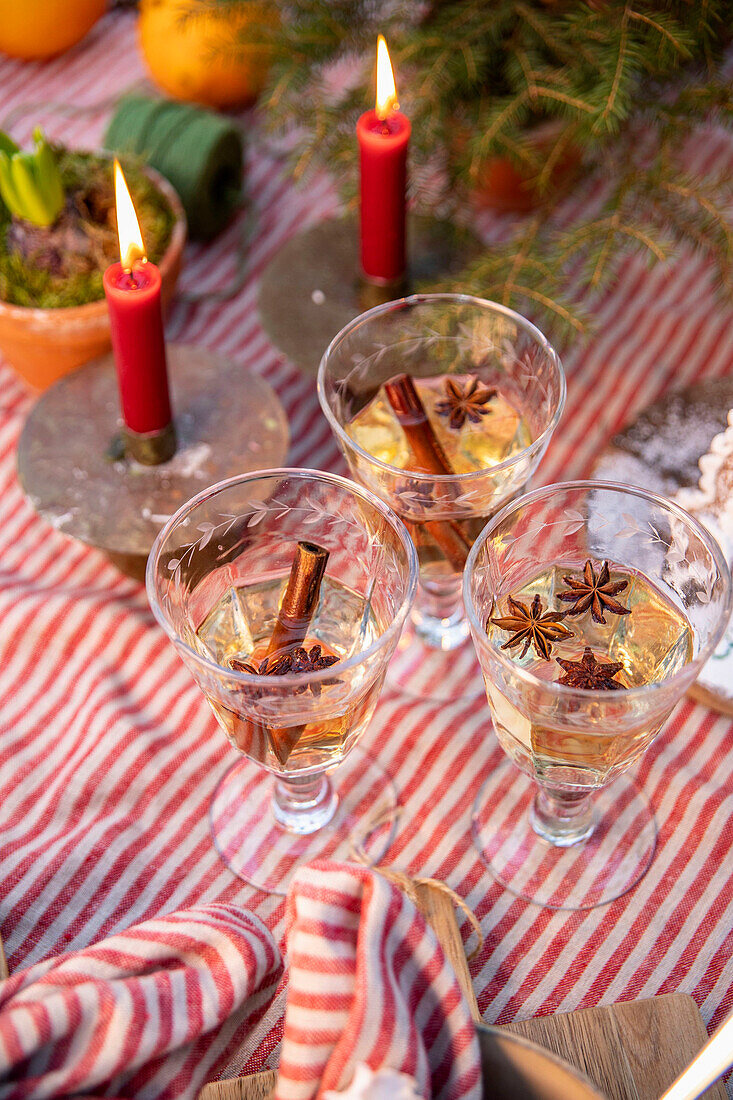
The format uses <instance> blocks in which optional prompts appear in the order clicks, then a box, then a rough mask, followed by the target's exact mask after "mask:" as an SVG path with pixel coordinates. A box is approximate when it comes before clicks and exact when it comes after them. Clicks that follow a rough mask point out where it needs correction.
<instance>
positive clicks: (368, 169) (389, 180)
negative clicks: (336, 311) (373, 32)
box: [356, 34, 411, 283]
mask: <svg viewBox="0 0 733 1100" xmlns="http://www.w3.org/2000/svg"><path fill="white" fill-rule="evenodd" d="M398 107H399V104H398V102H397V95H396V91H395V84H394V75H393V73H392V65H391V63H390V60H389V53H388V51H387V44H386V42H385V41H384V38H383V37H382V35H381V34H380V36H379V38H378V40H377V104H376V109H375V110H373V111H367V112H366V113H365V114H363V115H362V116H361V118H360V119H359V121H358V122H357V124H356V136H357V140H358V142H359V162H360V171H361V266H362V271H363V272H364V275H365V276H366V277H367V278H368V279H370V280H372V281H374V282H380V283H389V282H394V281H397V280H399V279H401V278H402V277H403V276H404V274H405V270H406V268H407V260H406V255H405V201H406V199H405V190H406V184H407V147H408V144H409V141H410V129H411V127H410V120H409V119H408V118H406V117H405V115H403V114H401V113H400V111H399V110H398V109H397V108H398Z"/></svg>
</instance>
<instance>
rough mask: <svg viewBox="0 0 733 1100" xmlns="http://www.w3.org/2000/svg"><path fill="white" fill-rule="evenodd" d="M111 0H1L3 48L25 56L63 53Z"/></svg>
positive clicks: (18, 55)
mask: <svg viewBox="0 0 733 1100" xmlns="http://www.w3.org/2000/svg"><path fill="white" fill-rule="evenodd" d="M106 7H107V0H33V3H32V4H23V3H21V2H20V0H0V50H1V51H2V52H3V53H7V54H10V56H11V57H20V58H23V60H31V59H34V58H43V57H52V56H53V55H54V54H56V53H63V51H64V50H68V48H69V47H70V46H73V45H75V44H76V43H77V42H78V41H79V40H80V39H82V38H83V37H84V35H85V34H86V33H87V31H88V30H90V29H91V28H92V27H93V26H94V24H95V23H96V22H97V20H98V19H99V17H100V16H101V15H103V14H104V11H105V8H106Z"/></svg>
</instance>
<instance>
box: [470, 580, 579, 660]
mask: <svg viewBox="0 0 733 1100" xmlns="http://www.w3.org/2000/svg"><path fill="white" fill-rule="evenodd" d="M508 602H509V609H510V610H511V615H503V616H502V617H501V618H498V619H491V618H490V619H489V622H490V623H493V624H494V626H498V627H500V628H501V629H502V630H509V631H511V633H512V636H511V638H510V639H509V641H508V642H505V643H504V645H503V646H502V647H501V648H502V649H514V647H515V646H518V645H521V643H522V642H524V648H523V649H522V652H521V653H520V654H519V656H520V658H521V657H524V656H525V655H526V654H527V652H528V650H529V647H530V645H533V646H534V649H535V653H536V654H537V656H538V657H542V658H543V659H544V660H545V661H549V659H550V655H551V654H552V646H553V644H554V643H555V642H558V641H560V639H561V638H570V637H572V633H573V632H572V630H568V628H567V627H566V626H563V625H562V623H561V621H560V620H561V619H564V618H565V616H566V614H567V612H566V611H546V612H545V611H544V609H543V607H542V600H541V598H540V596H539V593H538V594H537V595H536V596H535V597H534V599H533V600H532V604H531V606H530V607H527V605H526V604H523V603H521V602H520V601H519V600H514V599H512V597H511V596H509V597H508Z"/></svg>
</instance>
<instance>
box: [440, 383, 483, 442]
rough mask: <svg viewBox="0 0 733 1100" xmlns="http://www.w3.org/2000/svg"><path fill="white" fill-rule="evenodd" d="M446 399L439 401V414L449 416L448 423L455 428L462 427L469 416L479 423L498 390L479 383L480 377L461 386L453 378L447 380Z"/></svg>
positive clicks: (472, 420) (475, 422) (473, 421)
mask: <svg viewBox="0 0 733 1100" xmlns="http://www.w3.org/2000/svg"><path fill="white" fill-rule="evenodd" d="M445 393H446V397H445V401H438V402H437V403H436V405H435V411H436V412H437V413H438V415H439V416H447V417H449V420H448V425H449V427H451V428H453V429H454V430H456V431H457V430H458V429H459V428H462V427H463V425H464V424H465V422H466V418H468V419H469V420H470V421H471V423H472V424H478V423H480V421H481V417H482V416H486V414H487V412H488V411H489V410H488V409H486V408H484V406H485V405H488V403H489V401H491V399H492V397H496V390H490V389H489V388H488V387H487V386H481V385H479V380H478V378H472V379H471V381H470V382H468V383H467V384H466V385H465V386H460V385H459V384H458V382H456V381H454V379H452V378H446V380H445Z"/></svg>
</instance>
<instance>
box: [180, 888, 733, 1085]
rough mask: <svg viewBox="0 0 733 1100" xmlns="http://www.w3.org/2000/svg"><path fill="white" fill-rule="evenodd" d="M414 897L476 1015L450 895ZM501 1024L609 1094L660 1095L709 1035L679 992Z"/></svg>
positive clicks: (244, 1080) (241, 1081)
mask: <svg viewBox="0 0 733 1100" xmlns="http://www.w3.org/2000/svg"><path fill="white" fill-rule="evenodd" d="M417 900H418V906H419V908H420V909H421V911H422V913H423V915H424V916H425V918H426V919H427V920H428V921H429V923H430V924H431V925H432V926H433V929H434V930H435V933H436V935H437V936H438V939H439V940H440V941H441V943H442V945H443V949H444V950H445V952H446V955H447V957H448V959H449V960H450V962H451V964H452V965H453V968H454V970H455V971H456V976H457V978H458V980H459V982H460V984H461V987H462V988H463V991H464V994H465V995H466V997H467V998H468V1000H469V1003H470V1004H471V1007H472V1011H473V1013H474V1017H475V1018H476V1019H477V1020H479V1021H480V1019H481V1017H480V1015H479V1012H478V1005H477V1003H476V996H475V993H474V990H473V986H472V984H471V977H470V974H469V970H468V964H467V962H466V957H465V954H464V951H463V943H462V940H461V936H460V933H459V931H458V926H457V924H456V920H455V915H454V912H453V905H452V902H451V901H450V899H449V898H447V897H446V896H445V895H444V894H441V893H439V892H438V891H436V890H435V889H434V888H431V887H429V886H419V887H418V888H417ZM505 1030H506V1031H510V1032H514V1033H515V1034H518V1035H522V1036H524V1038H526V1039H530V1040H531V1041H532V1042H534V1043H537V1044H538V1046H541V1047H545V1048H546V1049H547V1050H551V1051H553V1053H555V1054H557V1055H559V1057H561V1058H564V1059H565V1061H567V1062H570V1064H571V1065H574V1066H576V1067H577V1068H578V1069H580V1070H582V1071H583V1072H584V1073H585V1074H586V1075H587V1076H588V1077H589V1078H590V1080H591V1081H593V1082H594V1084H596V1085H597V1086H598V1087H599V1088H600V1089H601V1091H602V1092H603V1093H605V1095H606V1096H607V1097H608V1098H609V1100H658V1098H659V1096H660V1095H661V1094H662V1092H663V1091H664V1090H665V1089H666V1088H667V1087H668V1086H669V1085H671V1083H672V1081H674V1079H675V1077H677V1076H678V1074H679V1073H680V1072H681V1071H682V1070H683V1069H684V1068H685V1066H686V1065H687V1064H688V1062H690V1061H691V1060H692V1058H694V1056H695V1055H696V1054H697V1052H698V1051H699V1050H700V1048H701V1047H702V1046H703V1044H704V1043H705V1042H706V1040H707V1037H708V1036H707V1031H706V1030H705V1025H704V1023H703V1021H702V1017H701V1016H700V1013H699V1011H698V1008H697V1005H696V1004H695V1002H694V1001H693V999H692V997H688V996H687V995H686V994H683V993H671V994H668V995H667V996H664V997H652V998H649V999H648V1000H643V1001H630V1002H628V1003H625V1004H616V1005H610V1006H608V1007H602V1008H587V1009H583V1010H582V1011H579V1012H569V1013H563V1014H559V1015H556V1016H542V1017H539V1018H537V1019H534V1020H523V1021H522V1022H521V1023H515V1024H508V1025H507V1026H506V1028H505ZM274 1088H275V1074H274V1073H273V1072H271V1071H266V1072H264V1073H256V1074H253V1075H252V1076H250V1077H240V1078H234V1079H232V1080H228V1081H218V1082H215V1083H213V1084H210V1085H206V1087H205V1088H203V1089H202V1090H201V1092H200V1093H199V1097H198V1100H270V1097H271V1096H272V1094H273V1091H274ZM705 1095H706V1098H707V1100H728V1095H727V1092H726V1089H725V1087H724V1086H723V1085H722V1084H721V1083H720V1082H718V1083H717V1084H716V1085H713V1086H712V1087H711V1088H710V1089H709V1090H708V1092H707V1093H706V1094H705Z"/></svg>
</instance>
